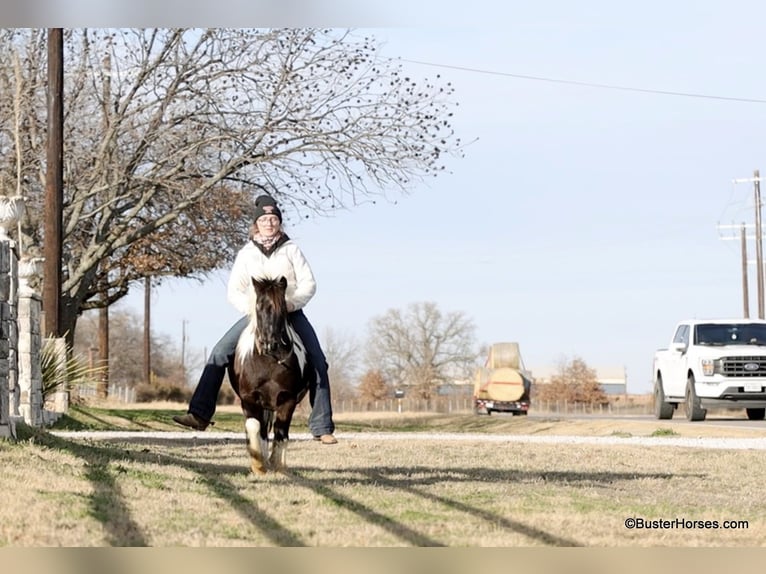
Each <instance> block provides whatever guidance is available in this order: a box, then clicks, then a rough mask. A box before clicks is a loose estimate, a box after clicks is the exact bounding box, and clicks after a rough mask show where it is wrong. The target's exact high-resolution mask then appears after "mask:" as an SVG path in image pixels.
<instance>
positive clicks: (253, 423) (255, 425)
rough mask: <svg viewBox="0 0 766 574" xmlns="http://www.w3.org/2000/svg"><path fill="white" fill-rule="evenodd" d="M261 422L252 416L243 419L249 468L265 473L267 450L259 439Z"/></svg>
mask: <svg viewBox="0 0 766 574" xmlns="http://www.w3.org/2000/svg"><path fill="white" fill-rule="evenodd" d="M260 431H261V423H259V422H258V419H254V418H252V417H250V418H248V419H247V420H245V434H246V435H247V452H248V454H249V455H250V468H251V469H252V471H253V472H254V473H255V474H266V465H265V459H264V456H265V453H267V452H268V451H267V450H266V447H265V446H264V442H265V441H263V440H262V439H261V432H260Z"/></svg>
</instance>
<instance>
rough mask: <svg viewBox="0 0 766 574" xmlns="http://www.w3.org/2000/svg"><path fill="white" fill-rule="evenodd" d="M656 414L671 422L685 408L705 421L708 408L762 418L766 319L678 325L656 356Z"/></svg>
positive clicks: (765, 405) (765, 411)
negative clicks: (734, 410)
mask: <svg viewBox="0 0 766 574" xmlns="http://www.w3.org/2000/svg"><path fill="white" fill-rule="evenodd" d="M652 371H653V380H654V414H655V416H656V417H657V418H658V419H669V418H672V417H673V412H674V411H675V410H676V409H677V408H678V405H679V403H683V404H684V410H685V411H686V418H687V419H689V420H690V421H703V420H705V416H706V415H707V409H708V408H709V407H724V408H737V407H744V408H745V409H746V411H747V417H748V418H749V419H751V420H762V419H763V418H764V415H766V389H765V388H764V387H766V320H762V319H729V320H721V319H716V320H710V321H703V320H691V321H681V322H680V323H679V324H678V325H677V326H676V329H675V332H674V334H673V337H672V339H671V341H670V346H669V347H668V348H667V349H660V350H658V351H657V352H656V353H655V354H654V366H653V368H652Z"/></svg>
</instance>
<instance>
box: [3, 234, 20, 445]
mask: <svg viewBox="0 0 766 574" xmlns="http://www.w3.org/2000/svg"><path fill="white" fill-rule="evenodd" d="M15 272H16V252H15V244H14V242H13V241H11V240H10V239H8V238H7V236H6V237H0V437H9V436H13V435H14V434H15V433H14V426H13V421H12V420H11V410H10V403H11V397H12V396H13V395H12V393H13V392H14V391H15V383H16V380H17V373H18V370H17V363H16V359H17V355H16V346H17V339H15V338H14V336H15V335H16V334H17V328H16V305H15V298H16V286H15ZM11 380H13V384H14V388H13V389H11V387H10V383H11Z"/></svg>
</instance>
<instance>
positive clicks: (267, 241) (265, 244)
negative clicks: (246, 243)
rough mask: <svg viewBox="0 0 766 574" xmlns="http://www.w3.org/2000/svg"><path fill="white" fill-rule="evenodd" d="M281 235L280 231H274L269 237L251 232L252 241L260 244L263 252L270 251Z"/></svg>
mask: <svg viewBox="0 0 766 574" xmlns="http://www.w3.org/2000/svg"><path fill="white" fill-rule="evenodd" d="M281 237H282V232H281V231H280V232H279V233H275V234H274V235H272V236H271V237H263V236H262V235H260V234H259V233H255V234H253V241H254V242H255V243H257V244H258V245H260V246H261V247H262V248H263V250H264V251H265V252H268V251H270V250H271V249H272V248H273V247H274V245H275V244H276V243H277V241H279V240H280V239H281Z"/></svg>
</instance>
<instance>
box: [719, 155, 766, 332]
mask: <svg viewBox="0 0 766 574" xmlns="http://www.w3.org/2000/svg"><path fill="white" fill-rule="evenodd" d="M732 183H735V184H736V183H752V184H753V203H754V207H755V225H754V227H755V233H754V235H753V236H750V237H752V238H753V239H754V240H755V279H756V285H757V288H758V293H757V296H758V318H759V319H763V318H764V265H763V227H762V224H761V206H762V204H761V173H760V170H757V169H756V170H754V171H753V177H751V178H740V179H734V180H732ZM733 227H735V226H733V225H719V226H718V229H719V230H720V229H723V228H733ZM750 227H751V225H750V224H745V223H742V224H741V225H740V226H739V229H740V243H741V251H742V297H743V310H744V314H745V318H749V317H750V305H749V300H750V299H749V297H750V295H749V290H748V277H747V265H748V263H751V262H750V261H748V260H747V239H750V237H749V236H747V234H746V229H747V228H750ZM721 239H734V237H721Z"/></svg>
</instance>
